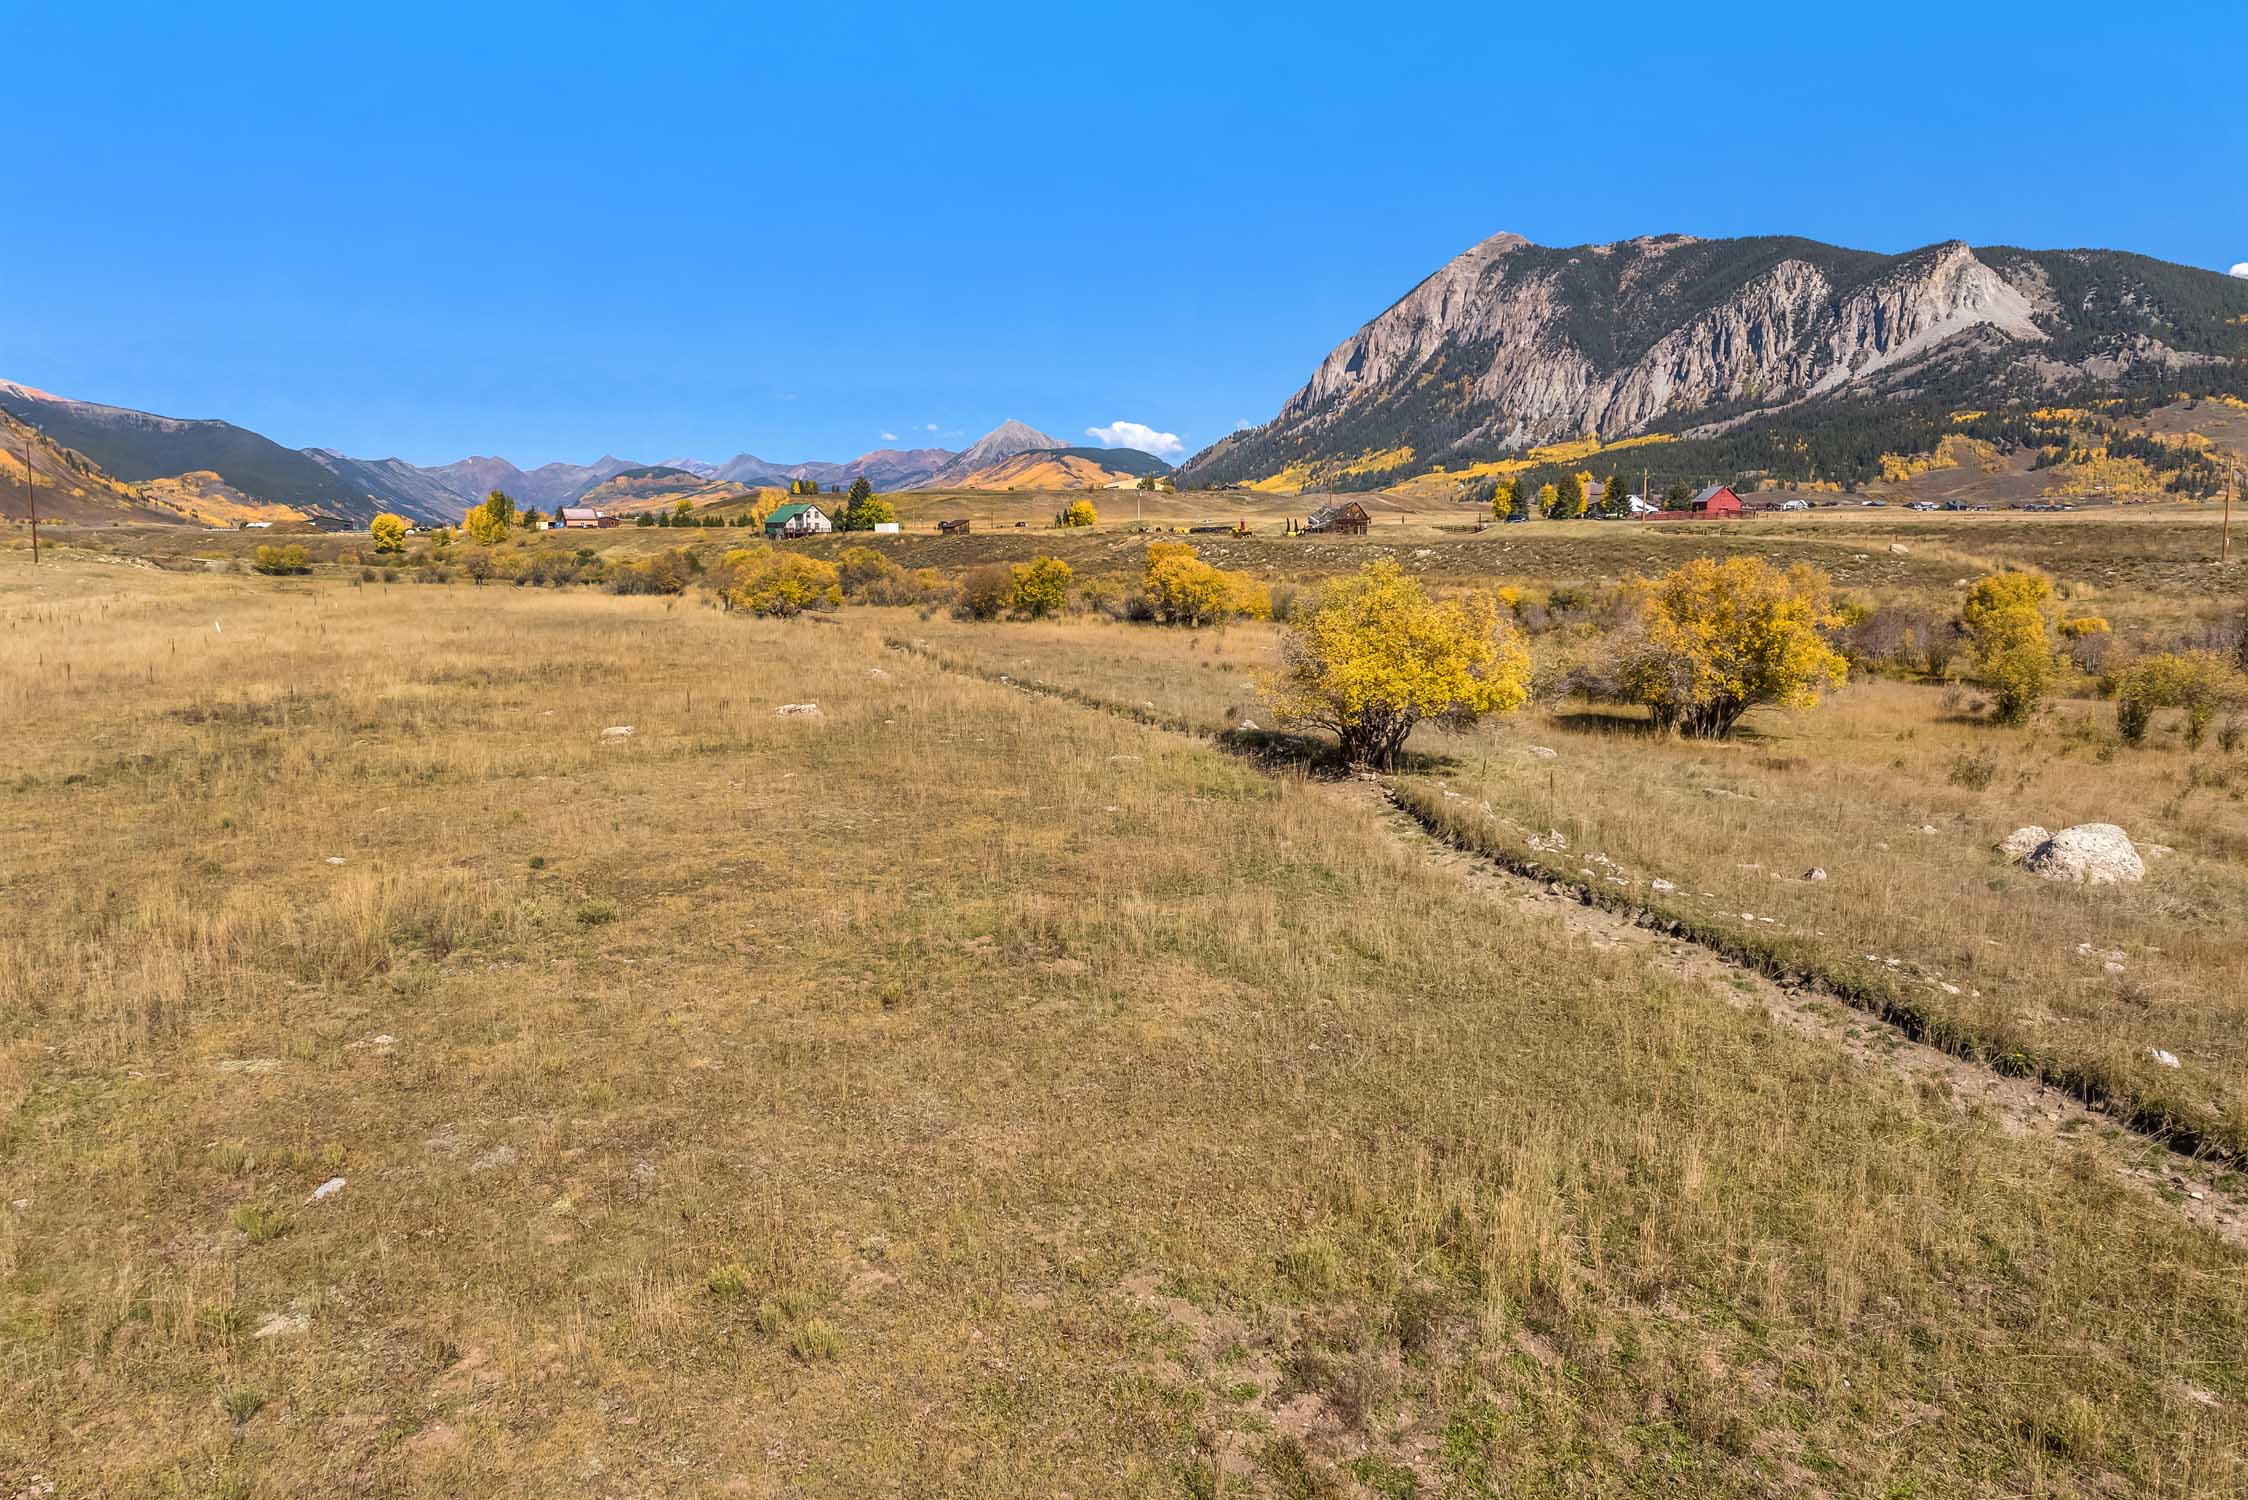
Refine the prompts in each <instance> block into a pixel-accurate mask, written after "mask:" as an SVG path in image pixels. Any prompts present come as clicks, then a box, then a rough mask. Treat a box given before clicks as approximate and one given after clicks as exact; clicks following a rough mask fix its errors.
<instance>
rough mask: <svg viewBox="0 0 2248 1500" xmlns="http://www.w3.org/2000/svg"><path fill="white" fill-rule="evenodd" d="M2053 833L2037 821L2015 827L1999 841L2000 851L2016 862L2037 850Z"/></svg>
mask: <svg viewBox="0 0 2248 1500" xmlns="http://www.w3.org/2000/svg"><path fill="white" fill-rule="evenodd" d="M2052 836H2053V835H2052V834H2051V833H2050V832H2048V831H2047V830H2045V829H2043V828H2040V827H2038V826H2037V825H2036V824H2035V823H2031V824H2028V825H2026V826H2024V827H2021V828H2017V829H2015V830H2014V831H2013V832H2012V833H2009V834H2008V835H2006V837H2004V838H2002V839H2000V840H1999V841H1998V852H1999V853H2001V854H2003V855H2005V856H2006V857H2007V858H2008V859H2010V860H2013V861H2014V862H2015V863H2016V864H2019V863H2020V862H2021V861H2023V860H2025V859H2028V858H2029V857H2030V856H2031V855H2032V854H2035V853H2036V852H2037V849H2038V846H2039V845H2040V844H2042V843H2044V842H2045V841H2046V840H2047V839H2049V838H2051V837H2052Z"/></svg>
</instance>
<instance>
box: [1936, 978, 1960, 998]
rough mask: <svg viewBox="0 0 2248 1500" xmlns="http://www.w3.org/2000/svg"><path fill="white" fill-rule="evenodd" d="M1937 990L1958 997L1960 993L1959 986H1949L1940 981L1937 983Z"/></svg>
mask: <svg viewBox="0 0 2248 1500" xmlns="http://www.w3.org/2000/svg"><path fill="white" fill-rule="evenodd" d="M1936 988H1937V989H1939V990H1942V991H1943V992H1944V993H1945V994H1947V995H1956V994H1958V993H1959V986H1958V985H1956V984H1949V983H1946V982H1945V981H1943V980H1940V979H1939V980H1937V981H1936Z"/></svg>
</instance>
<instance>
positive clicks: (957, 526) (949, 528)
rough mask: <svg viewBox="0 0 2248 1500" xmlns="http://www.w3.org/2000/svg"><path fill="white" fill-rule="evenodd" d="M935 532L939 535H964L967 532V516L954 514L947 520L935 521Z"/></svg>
mask: <svg viewBox="0 0 2248 1500" xmlns="http://www.w3.org/2000/svg"><path fill="white" fill-rule="evenodd" d="M937 534H938V535H940V536H966V535H967V534H968V518H967V517H966V516H954V517H953V518H952V519H951V520H949V521H939V522H938V523H937Z"/></svg>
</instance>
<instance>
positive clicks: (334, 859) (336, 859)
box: [328, 854, 343, 865]
mask: <svg viewBox="0 0 2248 1500" xmlns="http://www.w3.org/2000/svg"><path fill="white" fill-rule="evenodd" d="M328 863H329V864H331V865H340V864H342V863H343V856H342V855H340V854H331V855H329V856H328Z"/></svg>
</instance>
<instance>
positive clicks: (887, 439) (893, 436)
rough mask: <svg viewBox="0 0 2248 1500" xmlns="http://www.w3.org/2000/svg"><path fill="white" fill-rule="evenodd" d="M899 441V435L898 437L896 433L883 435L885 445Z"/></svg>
mask: <svg viewBox="0 0 2248 1500" xmlns="http://www.w3.org/2000/svg"><path fill="white" fill-rule="evenodd" d="M897 440H898V435H897V434H896V433H894V432H885V433H883V434H882V441H883V442H885V443H894V442H896V441H897Z"/></svg>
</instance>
